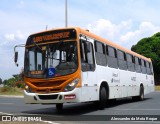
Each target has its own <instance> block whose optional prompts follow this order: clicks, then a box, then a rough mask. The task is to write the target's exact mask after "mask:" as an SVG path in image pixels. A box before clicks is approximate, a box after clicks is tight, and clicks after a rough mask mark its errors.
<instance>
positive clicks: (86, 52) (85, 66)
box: [80, 39, 98, 101]
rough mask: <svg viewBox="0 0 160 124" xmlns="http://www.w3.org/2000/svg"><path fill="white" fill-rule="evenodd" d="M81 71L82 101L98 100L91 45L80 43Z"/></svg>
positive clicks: (85, 42) (86, 42) (89, 43)
mask: <svg viewBox="0 0 160 124" xmlns="http://www.w3.org/2000/svg"><path fill="white" fill-rule="evenodd" d="M80 50H81V70H82V100H83V101H94V100H97V98H98V93H97V90H96V88H97V86H96V83H97V82H96V72H95V60H94V50H93V43H92V42H89V41H88V40H82V39H81V41H80Z"/></svg>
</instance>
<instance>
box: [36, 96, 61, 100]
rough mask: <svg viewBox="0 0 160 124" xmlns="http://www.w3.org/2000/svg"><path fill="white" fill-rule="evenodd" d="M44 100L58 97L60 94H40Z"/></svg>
mask: <svg viewBox="0 0 160 124" xmlns="http://www.w3.org/2000/svg"><path fill="white" fill-rule="evenodd" d="M38 97H39V98H40V99H42V100H50V99H57V97H58V95H38Z"/></svg>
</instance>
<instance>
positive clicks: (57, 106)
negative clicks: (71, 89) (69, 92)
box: [56, 103, 63, 111]
mask: <svg viewBox="0 0 160 124" xmlns="http://www.w3.org/2000/svg"><path fill="white" fill-rule="evenodd" d="M56 109H57V110H59V111H61V110H63V103H57V104H56Z"/></svg>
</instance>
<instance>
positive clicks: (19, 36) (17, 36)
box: [3, 30, 28, 44]
mask: <svg viewBox="0 0 160 124" xmlns="http://www.w3.org/2000/svg"><path fill="white" fill-rule="evenodd" d="M27 36H28V33H24V32H22V31H20V30H17V31H16V32H15V33H6V34H4V39H5V40H4V42H3V44H6V43H8V42H15V41H18V42H20V41H24V40H26V38H27Z"/></svg>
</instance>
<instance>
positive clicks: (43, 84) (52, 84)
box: [32, 80, 65, 87]
mask: <svg viewBox="0 0 160 124" xmlns="http://www.w3.org/2000/svg"><path fill="white" fill-rule="evenodd" d="M64 82H65V81H64V80H61V81H53V82H32V84H33V85H34V86H36V87H57V86H59V85H61V84H63V83H64Z"/></svg>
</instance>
